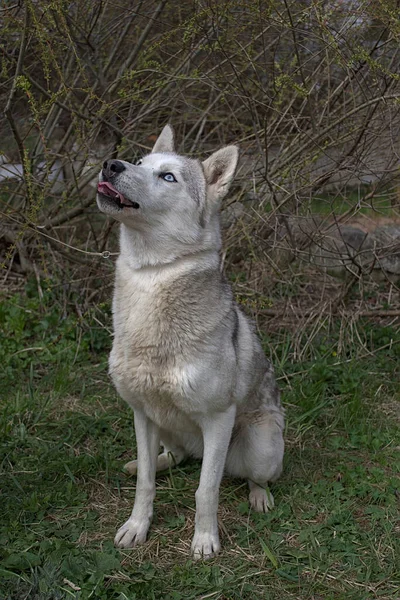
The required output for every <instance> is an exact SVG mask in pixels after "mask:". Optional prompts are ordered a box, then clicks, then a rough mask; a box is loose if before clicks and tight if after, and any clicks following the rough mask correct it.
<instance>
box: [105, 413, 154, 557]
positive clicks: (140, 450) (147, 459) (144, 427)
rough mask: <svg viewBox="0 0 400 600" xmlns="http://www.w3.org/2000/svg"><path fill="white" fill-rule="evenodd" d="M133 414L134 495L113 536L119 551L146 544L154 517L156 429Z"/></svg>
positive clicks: (138, 414)
mask: <svg viewBox="0 0 400 600" xmlns="http://www.w3.org/2000/svg"><path fill="white" fill-rule="evenodd" d="M134 412H135V433H136V443H137V482H136V495H135V504H134V506H133V510H132V514H131V516H130V517H129V519H128V520H127V521H126V523H124V524H123V525H122V527H120V528H119V530H118V531H117V535H116V536H115V540H114V542H115V545H116V546H118V547H119V548H129V547H131V546H136V545H138V544H143V543H144V542H145V541H146V537H147V532H148V529H149V527H150V523H151V520H152V518H153V501H154V497H155V495H156V484H155V477H156V465H157V455H158V449H159V443H160V432H159V428H158V426H157V425H155V424H154V423H153V422H152V421H150V419H148V418H147V417H146V415H145V414H144V412H142V411H141V410H137V409H135V411H134Z"/></svg>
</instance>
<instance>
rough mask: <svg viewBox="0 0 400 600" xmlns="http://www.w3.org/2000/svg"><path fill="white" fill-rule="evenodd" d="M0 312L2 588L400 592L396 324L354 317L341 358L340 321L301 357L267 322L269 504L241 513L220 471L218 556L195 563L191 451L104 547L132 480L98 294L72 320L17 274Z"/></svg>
mask: <svg viewBox="0 0 400 600" xmlns="http://www.w3.org/2000/svg"><path fill="white" fill-rule="evenodd" d="M49 306H50V307H51V310H49V308H48V307H49ZM0 322H1V323H2V324H3V333H4V335H3V340H2V343H1V346H0V393H1V409H2V412H1V417H0V428H1V433H2V435H1V471H0V489H1V496H2V511H1V517H0V540H1V550H0V557H1V563H0V598H1V600H22V599H28V598H29V599H30V600H56V599H61V598H62V599H64V598H75V599H79V600H84V599H85V600H86V599H89V598H95V599H107V600H109V599H110V600H111V599H113V600H114V599H115V600H117V599H118V600H128V599H129V600H135V599H136V600H143V599H147V598H149V599H165V600H191V599H193V600H194V599H198V600H199V599H201V598H203V599H206V598H211V599H214V600H239V599H247V598H249V599H252V600H253V599H255V598H263V599H267V600H268V599H271V600H272V599H277V600H278V599H279V600H281V599H286V598H288V599H291V598H293V599H307V600H312V599H315V600H330V599H331V600H339V599H346V600H348V599H349V598H352V599H357V600H369V599H371V598H382V599H385V598H387V599H389V598H390V599H393V600H394V599H395V598H399V596H400V578H399V557H400V547H399V546H400V544H399V526H400V521H399V507H398V503H399V495H400V494H399V483H398V476H399V466H400V465H399V460H398V458H399V457H398V448H399V446H400V439H399V427H398V425H399V422H398V419H399V396H400V394H399V391H400V385H399V383H400V382H399V373H398V371H396V369H398V364H399V358H400V344H399V342H400V333H399V330H398V328H396V327H395V326H392V327H382V326H379V325H374V324H372V323H367V322H365V323H361V322H360V323H359V324H358V327H359V329H360V331H361V332H362V335H363V346H362V347H361V346H356V344H355V343H354V341H353V340H351V339H349V340H348V343H345V341H344V340H343V332H342V333H341V339H340V348H341V354H340V356H337V355H336V354H337V351H338V348H339V345H338V337H339V333H338V331H339V329H338V328H337V329H336V328H335V327H332V328H331V329H330V330H323V329H321V330H320V333H319V335H318V336H315V337H314V339H313V343H312V345H310V347H309V348H308V350H307V352H305V353H304V358H303V360H302V362H301V363H296V362H295V361H293V352H292V347H291V339H290V336H288V335H287V334H284V333H282V334H274V338H273V339H272V340H269V343H270V344H273V347H274V355H275V363H276V366H277V371H278V376H279V377H280V384H281V388H282V391H283V399H284V402H285V405H286V407H287V421H288V426H287V431H286V443H287V450H286V458H285V471H284V474H283V476H282V478H281V479H280V480H279V481H278V482H277V483H276V484H275V485H274V487H273V493H274V497H275V503H276V507H275V509H274V510H273V511H272V512H270V513H269V514H267V515H260V514H255V513H253V512H250V511H249V506H248V502H247V490H246V485H245V484H244V483H243V482H242V481H239V480H229V479H224V480H223V484H222V488H221V500H220V511H219V517H220V532H221V541H222V553H221V555H220V556H219V557H217V558H216V559H214V560H212V561H209V562H204V563H202V562H200V563H195V562H193V561H192V560H191V559H190V555H189V549H190V540H191V536H192V534H193V528H194V492H195V490H196V487H197V483H198V478H199V468H200V467H199V464H198V463H197V462H195V461H189V462H187V463H185V464H184V465H183V466H179V467H178V468H175V469H173V470H171V471H170V472H169V473H166V474H164V475H161V476H160V477H159V478H158V479H157V498H156V502H155V509H156V516H155V520H154V522H153V526H152V528H151V531H150V535H149V540H148V543H147V544H146V545H145V546H142V547H140V548H137V549H133V550H130V551H118V550H116V549H115V548H114V547H113V544H112V539H113V536H114V533H115V530H116V528H117V527H118V525H120V524H121V523H122V522H123V521H124V520H125V519H126V518H127V516H128V515H129V512H130V510H131V507H132V503H133V498H134V490H135V480H134V479H132V478H128V477H126V476H125V475H124V474H123V473H122V472H121V466H122V465H123V464H124V462H126V461H127V460H129V459H131V458H132V456H133V455H134V440H133V433H132V424H133V420H132V415H131V413H130V411H129V410H128V408H127V407H126V406H125V405H124V404H123V403H122V401H120V400H119V399H118V398H117V396H116V394H115V392H114V390H113V388H112V386H111V385H110V381H109V379H108V376H107V364H106V363H107V353H108V350H109V345H110V336H109V334H108V332H107V331H106V330H105V329H104V327H102V325H101V323H105V324H106V325H108V323H109V311H108V307H107V306H100V307H96V308H94V309H93V312H90V313H88V314H85V315H83V317H82V316H77V315H75V313H74V312H73V311H71V310H70V309H68V310H67V309H66V307H65V305H63V303H62V302H61V301H60V302H58V300H57V299H56V298H54V297H52V296H47V293H45V298H44V299H42V300H40V299H39V298H38V297H37V295H36V293H35V292H34V290H33V289H29V288H28V289H27V294H26V296H24V297H22V296H14V297H13V298H11V299H9V300H5V301H4V302H3V303H2V304H1V305H0ZM266 343H267V341H266ZM269 348H270V347H269V346H268V345H266V349H267V352H268V351H269Z"/></svg>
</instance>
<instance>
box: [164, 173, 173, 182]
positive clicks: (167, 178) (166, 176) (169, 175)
mask: <svg viewBox="0 0 400 600" xmlns="http://www.w3.org/2000/svg"><path fill="white" fill-rule="evenodd" d="M160 177H162V178H163V179H164V181H169V182H170V183H173V182H175V183H176V179H175V177H174V175H172V173H160Z"/></svg>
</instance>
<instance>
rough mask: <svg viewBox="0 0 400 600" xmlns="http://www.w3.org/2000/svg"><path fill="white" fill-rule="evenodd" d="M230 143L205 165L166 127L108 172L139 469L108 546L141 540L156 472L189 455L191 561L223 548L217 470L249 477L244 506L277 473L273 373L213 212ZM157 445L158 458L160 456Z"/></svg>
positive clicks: (232, 164) (118, 334) (118, 326)
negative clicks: (225, 270)
mask: <svg viewBox="0 0 400 600" xmlns="http://www.w3.org/2000/svg"><path fill="white" fill-rule="evenodd" d="M237 161H238V149H237V147H236V146H227V147H225V148H222V149H221V150H219V151H218V152H215V153H214V154H212V156H210V157H209V158H208V159H207V160H206V161H204V162H203V163H201V162H199V161H197V160H193V159H190V158H186V157H182V156H179V155H177V154H176V153H175V152H174V144H173V132H172V129H171V128H170V127H169V126H168V125H167V126H166V127H164V129H163V131H162V133H161V135H160V137H159V138H158V140H157V142H156V144H155V146H154V149H153V152H152V153H151V154H149V155H148V156H145V157H144V158H143V160H141V161H139V162H138V163H137V164H136V165H133V164H130V163H128V162H124V161H119V160H110V161H107V162H105V163H104V166H103V169H102V171H101V173H100V182H99V184H98V196H97V203H98V206H99V208H100V210H101V211H102V212H104V213H106V214H109V215H112V216H113V217H114V218H115V219H117V220H118V221H120V222H121V240H120V241H121V253H120V256H119V258H118V261H117V272H116V282H115V293H114V302H113V315H114V332H115V334H114V343H113V348H112V352H111V355H110V374H111V376H112V379H113V381H114V384H115V386H116V388H117V390H118V392H119V394H120V395H121V396H122V398H124V400H126V402H128V404H130V406H131V407H132V408H133V410H134V416H135V432H136V441H137V448H138V458H137V461H132V462H130V463H128V465H126V468H127V470H128V471H129V472H131V473H136V472H137V488H136V497H135V504H134V507H133V510H132V514H131V516H130V517H129V519H128V520H127V521H126V523H125V524H124V525H122V527H121V528H120V529H119V530H118V532H117V535H116V538H115V543H116V545H117V546H119V547H121V548H127V547H130V546H135V545H136V544H141V543H143V542H145V540H146V537H147V532H148V529H149V527H150V523H151V519H152V516H153V501H154V497H155V474H156V471H157V470H163V469H166V468H167V467H168V465H170V464H177V463H179V462H181V461H182V460H183V459H184V458H185V457H187V456H195V457H198V458H202V459H203V463H202V469H201V477H200V485H199V487H198V490H197V492H196V526H195V532H194V538H193V542H192V553H193V555H194V556H195V558H201V557H203V558H208V557H211V556H213V555H214V554H216V553H218V551H219V549H220V544H219V537H218V522H217V509H218V495H219V486H220V481H221V477H222V475H223V472H224V469H225V470H226V472H227V473H229V474H231V475H233V476H235V477H243V478H245V479H247V480H248V482H249V487H250V496H249V498H250V504H251V506H252V508H254V509H255V510H257V511H261V512H262V511H264V512H265V511H267V510H268V508H270V507H271V506H272V504H273V498H272V495H271V494H270V493H269V492H268V493H267V491H266V486H267V484H268V482H269V481H274V480H275V479H277V478H278V477H279V475H280V473H281V471H282V459H283V451H284V443H283V437H282V431H283V427H284V418H283V409H282V407H281V404H280V399H279V392H278V389H277V387H276V384H275V379H274V374H273V368H272V366H271V364H270V363H269V362H268V361H267V359H266V358H265V356H264V353H263V351H262V348H261V345H260V342H259V341H258V339H257V337H256V335H255V334H254V332H253V328H252V326H251V324H250V323H249V321H248V319H247V318H246V316H245V315H244V314H243V313H242V312H241V311H240V309H239V308H238V306H237V305H236V303H235V301H234V299H233V296H232V291H231V288H230V286H229V285H228V283H227V282H226V280H225V279H224V277H223V276H222V275H221V268H220V266H221V265H220V255H219V252H220V249H221V236H220V227H219V216H218V210H219V206H220V202H221V199H222V198H223V197H224V196H225V194H226V193H227V191H228V189H229V186H230V184H231V182H232V179H233V177H234V173H235V169H236V165H237ZM160 442H161V444H162V446H163V452H162V453H161V454H158V453H159V446H160Z"/></svg>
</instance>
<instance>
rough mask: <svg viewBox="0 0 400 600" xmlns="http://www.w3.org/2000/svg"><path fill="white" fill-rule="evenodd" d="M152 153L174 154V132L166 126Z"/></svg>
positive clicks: (169, 126)
mask: <svg viewBox="0 0 400 600" xmlns="http://www.w3.org/2000/svg"><path fill="white" fill-rule="evenodd" d="M152 152H174V130H173V129H172V127H171V125H166V126H165V127H164V129H163V130H162V132H161V133H160V135H159V136H158V138H157V141H156V143H155V144H154V148H153V150H152Z"/></svg>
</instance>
